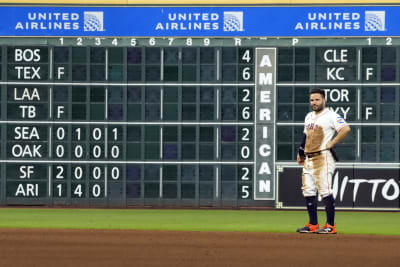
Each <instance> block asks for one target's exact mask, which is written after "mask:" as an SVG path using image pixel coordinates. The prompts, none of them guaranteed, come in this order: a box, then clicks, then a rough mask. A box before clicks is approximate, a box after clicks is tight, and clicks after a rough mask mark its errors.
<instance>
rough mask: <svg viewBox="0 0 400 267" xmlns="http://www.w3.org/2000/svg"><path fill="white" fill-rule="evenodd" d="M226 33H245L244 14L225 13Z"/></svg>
mask: <svg viewBox="0 0 400 267" xmlns="http://www.w3.org/2000/svg"><path fill="white" fill-rule="evenodd" d="M224 31H225V32H241V31H243V12H233V11H229V12H228V11H226V12H224Z"/></svg>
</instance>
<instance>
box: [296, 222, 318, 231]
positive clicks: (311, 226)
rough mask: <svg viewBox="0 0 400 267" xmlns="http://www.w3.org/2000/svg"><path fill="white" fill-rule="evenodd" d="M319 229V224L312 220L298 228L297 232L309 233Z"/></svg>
mask: <svg viewBox="0 0 400 267" xmlns="http://www.w3.org/2000/svg"><path fill="white" fill-rule="evenodd" d="M318 229H319V224H311V223H310V222H308V223H307V224H306V225H305V226H304V227H302V228H299V229H297V230H296V232H297V233H301V234H309V233H315V232H316V231H317V230H318Z"/></svg>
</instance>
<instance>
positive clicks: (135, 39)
mask: <svg viewBox="0 0 400 267" xmlns="http://www.w3.org/2000/svg"><path fill="white" fill-rule="evenodd" d="M0 14H1V15H2V16H3V20H2V22H1V29H0V36H1V37H0V45H1V47H0V48H1V51H0V61H1V69H0V74H1V83H0V84H1V95H0V105H1V109H0V116H1V119H0V127H1V130H0V136H1V142H0V153H1V159H0V181H1V182H0V203H1V204H2V205H16V204H21V205H78V206H79V205H82V206H84V205H93V206H106V205H110V206H128V205H141V206H143V205H173V206H230V207H241V206H276V207H278V208H279V207H285V206H296V205H297V204H296V203H294V202H293V201H294V200H293V199H292V196H296V197H297V196H301V191H300V187H299V185H298V183H299V181H300V172H301V169H300V168H299V167H298V166H297V164H296V162H295V161H296V153H297V151H296V150H297V146H298V143H299V141H300V139H301V137H302V132H303V128H304V125H303V122H304V117H305V115H306V114H307V112H309V111H310V109H309V104H308V101H309V90H310V89H311V88H314V87H320V88H322V89H324V90H325V92H326V95H327V101H328V106H329V107H330V108H332V109H334V110H335V111H336V112H337V113H338V114H340V115H342V116H343V117H344V118H345V120H346V121H347V122H349V124H350V125H351V128H352V132H351V133H350V136H349V137H348V138H347V139H346V140H345V141H344V142H343V143H341V144H340V145H338V146H337V153H338V154H339V158H340V162H338V163H337V166H338V172H337V173H336V176H335V185H334V190H336V193H335V194H337V199H339V197H340V201H339V206H340V205H341V201H342V199H344V200H343V203H342V205H343V206H344V207H356V206H357V205H356V204H355V203H356V202H357V199H356V197H354V196H355V195H357V193H358V194H361V193H362V195H363V197H365V198H368V199H369V197H370V195H371V197H372V195H373V197H372V202H371V201H370V202H371V203H370V204H368V205H369V206H374V205H375V203H376V201H375V200H376V199H380V200H377V201H378V202H379V201H381V203H380V204H379V205H380V206H379V207H390V208H392V209H393V208H395V209H396V208H397V209H398V208H399V170H400V163H399V157H400V149H399V147H400V146H399V143H400V133H399V132H400V123H399V118H400V114H399V113H400V110H399V101H400V100H399V86H400V78H399V67H398V66H399V65H400V38H399V36H400V28H399V27H398V25H397V24H396V16H398V15H399V14H400V7H399V6H373V7H369V6H344V7H340V6H320V7H311V6H309V7H300V6H298V7H296V6H279V7H274V6H259V7H245V6H234V7H226V6H217V7H189V6H181V7H172V6H164V7H154V6H147V7H146V6H142V7H132V6H128V7H120V6H113V7H94V6H88V7H84V6H79V7H76V6H30V7H29V6H0ZM365 170H369V171H365ZM341 173H346V175H345V176H344V175H341ZM348 185H351V187H350V186H348ZM346 186H347V187H346ZM335 187H336V188H335ZM349 190H350V191H349ZM376 192H378V193H376ZM346 194H349V195H350V194H352V200H346ZM376 194H378V195H379V196H378V197H376ZM296 197H295V198H296ZM363 197H359V200H360V198H363ZM296 201H297V200H296ZM285 203H290V205H289V204H285ZM299 205H302V202H301V203H300V204H299Z"/></svg>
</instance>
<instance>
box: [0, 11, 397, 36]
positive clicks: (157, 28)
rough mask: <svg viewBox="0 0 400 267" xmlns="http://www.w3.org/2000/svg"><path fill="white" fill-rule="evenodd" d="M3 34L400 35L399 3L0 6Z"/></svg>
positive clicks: (0, 29) (0, 32)
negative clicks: (385, 4) (271, 5)
mask: <svg viewBox="0 0 400 267" xmlns="http://www.w3.org/2000/svg"><path fill="white" fill-rule="evenodd" d="M0 15H1V17H2V21H1V22H0V25H1V27H0V35H1V36H138V37H146V36H246V37H250V36H379V35H382V34H383V33H384V34H385V36H400V28H399V27H398V25H397V24H398V22H397V18H398V17H399V15H400V6H373V7H368V6H329V7H293V6H290V7H289V6H280V7H267V6H263V7H240V6H235V7H69V6H67V7H65V6H64V7H56V6H48V7H45V6H30V7H27V6H2V7H0Z"/></svg>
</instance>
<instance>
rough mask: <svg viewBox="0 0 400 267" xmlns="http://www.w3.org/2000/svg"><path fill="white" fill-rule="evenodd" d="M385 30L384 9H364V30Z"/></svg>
mask: <svg viewBox="0 0 400 267" xmlns="http://www.w3.org/2000/svg"><path fill="white" fill-rule="evenodd" d="M385 30H386V29H385V11H365V31H373V32H375V31H385Z"/></svg>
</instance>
